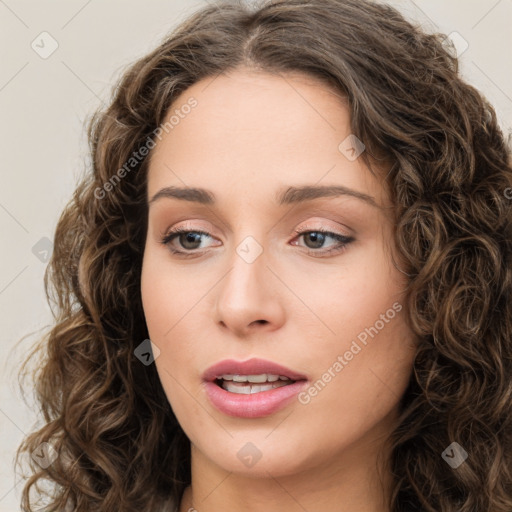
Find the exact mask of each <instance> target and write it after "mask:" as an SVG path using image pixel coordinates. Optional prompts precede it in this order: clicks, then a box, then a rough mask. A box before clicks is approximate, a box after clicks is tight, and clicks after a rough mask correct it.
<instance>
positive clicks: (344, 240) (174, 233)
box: [161, 228, 355, 258]
mask: <svg viewBox="0 0 512 512" xmlns="http://www.w3.org/2000/svg"><path fill="white" fill-rule="evenodd" d="M183 233H195V234H198V235H205V236H208V237H210V236H211V235H210V233H207V232H206V231H202V230H200V229H186V228H176V229H172V230H171V231H170V232H169V233H168V234H166V235H165V236H164V237H163V238H162V240H161V243H162V244H163V245H165V246H167V247H168V249H169V250H170V251H171V253H172V254H175V255H177V256H180V257H183V258H190V257H194V256H197V255H198V254H200V253H199V252H198V251H196V250H185V251H181V250H178V249H175V248H174V247H171V245H170V243H171V242H172V241H173V240H174V239H175V238H177V237H179V236H180V235H181V234H183ZM294 233H295V234H296V235H298V236H301V235H306V234H309V233H321V234H322V235H329V236H330V237H331V238H334V239H335V240H337V241H338V243H339V245H338V246H337V247H335V248H331V249H327V250H324V251H321V250H315V249H308V248H306V249H307V253H308V254H310V255H315V256H316V257H324V256H326V255H329V254H331V253H337V254H339V253H341V252H343V251H344V250H345V249H346V247H347V245H349V244H350V243H351V242H353V241H354V240H355V239H354V238H353V237H351V236H345V235H341V234H339V233H334V232H332V231H327V230H324V229H308V230H305V231H300V230H299V229H296V230H295V231H294ZM319 254H321V256H318V255H319Z"/></svg>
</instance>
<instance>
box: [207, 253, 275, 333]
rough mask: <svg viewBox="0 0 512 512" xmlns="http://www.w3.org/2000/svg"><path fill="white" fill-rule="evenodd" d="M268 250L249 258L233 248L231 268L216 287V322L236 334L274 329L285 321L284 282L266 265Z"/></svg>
mask: <svg viewBox="0 0 512 512" xmlns="http://www.w3.org/2000/svg"><path fill="white" fill-rule="evenodd" d="M265 254H266V253H265V252H263V253H262V254H260V255H259V256H258V257H257V258H256V259H255V260H254V261H252V262H249V261H247V260H246V259H244V258H243V257H241V256H240V255H239V254H238V253H236V252H234V255H233V257H232V259H231V263H232V265H231V270H230V271H229V272H228V274H227V275H226V277H225V278H224V279H223V280H222V281H221V283H219V286H218V287H216V288H217V293H218V296H217V301H216V317H217V318H216V322H217V325H219V326H220V327H221V328H222V329H224V330H226V329H227V330H229V331H231V332H232V333H234V334H235V335H236V336H237V337H247V336H249V335H250V334H251V333H257V332H258V333H260V332H271V331H274V330H276V329H279V327H281V326H282V324H283V323H284V320H285V310H284V307H283V304H282V302H281V298H282V291H283V285H282V283H280V281H279V280H278V279H277V278H276V277H275V276H274V274H273V272H272V271H271V270H269V268H268V267H267V258H266V255H265Z"/></svg>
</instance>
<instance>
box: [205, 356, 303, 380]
mask: <svg viewBox="0 0 512 512" xmlns="http://www.w3.org/2000/svg"><path fill="white" fill-rule="evenodd" d="M262 373H270V374H272V375H282V376H283V377H288V378H289V379H291V380H306V379H307V377H306V376H305V375H302V374H300V373H298V372H295V371H294V370H290V368H286V366H282V365H280V364H277V363H274V362H272V361H267V360H265V359H258V358H252V359H248V360H247V361H236V360H234V359H225V360H223V361H219V362H218V363H215V364H214V365H212V366H210V367H209V368H208V369H207V370H206V371H205V372H204V373H203V379H204V380H205V381H209V382H213V381H214V380H215V379H217V378H218V377H220V376H221V375H227V374H229V375H260V374H262Z"/></svg>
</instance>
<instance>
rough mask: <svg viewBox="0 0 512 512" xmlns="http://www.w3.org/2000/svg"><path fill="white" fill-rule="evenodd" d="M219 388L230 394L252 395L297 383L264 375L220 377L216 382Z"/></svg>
mask: <svg viewBox="0 0 512 512" xmlns="http://www.w3.org/2000/svg"><path fill="white" fill-rule="evenodd" d="M214 382H215V384H217V386H219V387H221V388H222V389H224V390H225V391H228V392H230V393H238V394H242V395H252V394H254V393H261V392H263V391H270V390H272V389H276V388H281V387H283V386H288V385H289V384H293V383H294V382H296V381H295V380H292V379H290V378H289V377H286V376H284V375H275V374H271V373H262V374H259V375H230V374H225V375H220V376H218V377H216V378H215V380H214Z"/></svg>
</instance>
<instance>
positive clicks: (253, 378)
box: [247, 373, 267, 383]
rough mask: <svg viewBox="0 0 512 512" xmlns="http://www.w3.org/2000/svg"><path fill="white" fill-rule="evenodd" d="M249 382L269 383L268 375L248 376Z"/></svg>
mask: <svg viewBox="0 0 512 512" xmlns="http://www.w3.org/2000/svg"><path fill="white" fill-rule="evenodd" d="M247 380H248V381H249V382H258V383H259V382H267V374H266V373H262V374H261V375H247Z"/></svg>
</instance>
